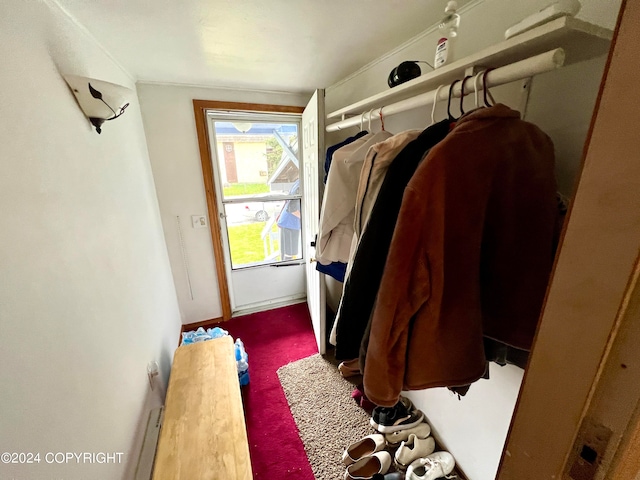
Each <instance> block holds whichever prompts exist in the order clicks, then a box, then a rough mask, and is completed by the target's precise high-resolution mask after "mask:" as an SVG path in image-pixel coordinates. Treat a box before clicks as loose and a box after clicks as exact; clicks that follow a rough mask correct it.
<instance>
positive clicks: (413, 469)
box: [406, 452, 456, 480]
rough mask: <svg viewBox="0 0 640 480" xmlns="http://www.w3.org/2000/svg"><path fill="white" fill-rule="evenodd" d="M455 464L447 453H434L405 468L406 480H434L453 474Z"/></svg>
mask: <svg viewBox="0 0 640 480" xmlns="http://www.w3.org/2000/svg"><path fill="white" fill-rule="evenodd" d="M455 465H456V462H455V460H454V459H453V455H451V454H450V453H449V452H436V453H432V454H431V455H428V456H426V457H424V458H419V459H417V460H416V461H414V462H413V463H412V464H411V465H409V468H407V477H406V478H407V480H435V479H436V478H440V477H445V476H447V475H449V474H450V473H451V472H453V467H455Z"/></svg>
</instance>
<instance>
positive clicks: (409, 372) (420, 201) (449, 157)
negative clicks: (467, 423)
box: [338, 104, 558, 406]
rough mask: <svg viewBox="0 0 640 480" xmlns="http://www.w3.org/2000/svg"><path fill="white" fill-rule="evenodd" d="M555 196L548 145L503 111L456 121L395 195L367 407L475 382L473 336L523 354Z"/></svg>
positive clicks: (536, 309) (545, 273) (478, 352)
mask: <svg viewBox="0 0 640 480" xmlns="http://www.w3.org/2000/svg"><path fill="white" fill-rule="evenodd" d="M555 192H556V182H555V178H554V151H553V143H552V142H551V140H550V139H549V137H548V136H547V135H546V134H545V133H544V132H542V131H541V130H540V129H539V128H538V127H536V126H535V125H532V124H530V123H528V122H525V121H523V120H521V119H520V115H519V113H518V112H516V111H514V110H511V109H510V108H509V107H507V106H505V105H501V104H498V105H495V106H493V107H490V108H483V109H479V110H476V111H474V112H471V113H470V114H468V115H466V116H463V117H462V118H461V119H460V120H459V121H458V122H457V124H456V126H455V127H454V128H453V130H452V132H451V133H450V134H449V135H448V136H447V137H446V138H445V139H444V140H443V141H442V142H440V143H439V144H438V145H436V146H435V147H434V148H432V149H431V151H430V152H429V154H428V155H427V156H426V158H425V160H424V161H423V162H422V164H421V165H420V166H419V167H418V169H417V171H416V173H415V175H414V176H413V178H412V179H411V181H410V182H409V185H408V186H407V188H406V190H405V193H404V198H403V200H402V208H401V209H400V214H399V218H398V223H397V226H396V229H395V232H394V234H393V240H392V243H391V248H390V251H389V256H388V259H387V265H386V268H385V271H384V275H383V278H382V282H381V285H380V290H379V294H378V298H377V301H376V307H375V310H374V311H373V314H372V322H371V337H370V339H369V345H368V350H367V361H366V364H365V371H364V385H365V392H366V394H367V396H368V397H369V398H370V399H371V400H372V401H373V402H374V403H375V404H377V405H381V406H393V405H395V403H396V402H397V401H398V398H399V395H400V391H401V390H402V389H403V388H404V389H409V390H416V389H424V388H430V387H442V386H445V387H449V386H463V385H468V384H470V383H472V382H474V381H475V380H477V379H478V378H480V377H481V376H482V375H483V373H484V371H485V366H486V359H485V354H484V350H483V336H486V337H488V338H492V339H494V340H497V341H499V342H502V343H505V344H507V345H511V346H513V347H516V348H520V349H530V347H531V343H532V341H533V335H534V332H535V328H536V325H537V322H538V316H539V314H540V309H541V306H542V302H543V299H544V294H545V291H546V287H547V282H548V280H549V274H550V271H551V265H552V262H553V236H554V230H555V223H556V216H557V214H558V209H557V206H556V196H555ZM368 230H369V229H368V228H367V231H368ZM354 268H355V267H354ZM338 340H339V337H338Z"/></svg>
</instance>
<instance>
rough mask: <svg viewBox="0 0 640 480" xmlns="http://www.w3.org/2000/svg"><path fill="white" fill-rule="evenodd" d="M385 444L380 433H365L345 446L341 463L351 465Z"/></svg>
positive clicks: (382, 447) (382, 448)
mask: <svg viewBox="0 0 640 480" xmlns="http://www.w3.org/2000/svg"><path fill="white" fill-rule="evenodd" d="M385 446H386V445H385V441H384V436H383V435H380V434H379V433H376V434H373V435H367V436H366V437H364V438H363V439H362V440H358V441H357V442H356V443H352V444H351V445H349V446H348V447H347V449H346V450H345V451H344V453H343V454H342V463H344V464H345V465H347V466H348V465H351V464H352V463H356V462H357V461H358V460H360V459H361V458H362V457H368V456H369V455H373V454H374V453H376V452H379V451H380V450H384V447H385ZM429 453H431V452H429Z"/></svg>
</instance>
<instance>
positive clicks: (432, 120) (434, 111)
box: [431, 85, 444, 125]
mask: <svg viewBox="0 0 640 480" xmlns="http://www.w3.org/2000/svg"><path fill="white" fill-rule="evenodd" d="M443 88H444V85H439V86H438V88H436V93H434V94H433V106H432V107H431V125H433V124H435V123H436V119H435V116H436V103H438V95H439V94H440V90H442V89H443Z"/></svg>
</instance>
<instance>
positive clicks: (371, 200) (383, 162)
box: [329, 130, 422, 345]
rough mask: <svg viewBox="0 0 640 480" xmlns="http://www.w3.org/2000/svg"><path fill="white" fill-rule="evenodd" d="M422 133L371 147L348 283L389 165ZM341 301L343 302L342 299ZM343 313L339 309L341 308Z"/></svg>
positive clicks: (359, 194) (357, 207) (405, 134)
mask: <svg viewBox="0 0 640 480" xmlns="http://www.w3.org/2000/svg"><path fill="white" fill-rule="evenodd" d="M420 133H422V130H407V131H405V132H400V133H398V134H397V135H394V136H392V137H390V138H387V139H386V140H384V141H382V142H379V143H376V144H374V145H372V146H371V148H369V150H368V151H367V154H366V156H365V158H364V162H363V164H362V169H361V170H360V177H359V179H358V190H357V192H356V199H355V212H354V223H353V228H354V234H353V236H352V240H351V247H350V249H349V261H348V263H347V272H346V275H345V281H346V279H347V277H348V276H349V272H350V271H351V264H352V262H353V259H354V258H355V255H356V251H357V247H358V241H359V240H360V237H361V236H362V234H363V233H364V229H365V227H366V224H367V222H368V221H369V215H371V210H372V209H373V205H374V204H375V202H376V198H377V197H378V193H379V192H380V187H381V186H382V182H383V181H384V177H385V175H386V174H387V170H388V169H389V165H391V163H392V162H393V160H394V159H395V158H396V156H397V155H398V154H399V153H400V152H401V151H402V149H403V148H404V147H405V146H406V145H407V144H408V143H409V142H411V141H412V140H415V139H416V138H417V137H418V135H420ZM341 302H342V300H341ZM338 312H340V308H338ZM338 320H339V313H338V314H337V316H336V319H335V321H334V322H333V328H332V329H331V335H330V336H329V343H331V344H332V345H335V344H336V341H337V340H336V329H337V327H338Z"/></svg>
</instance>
